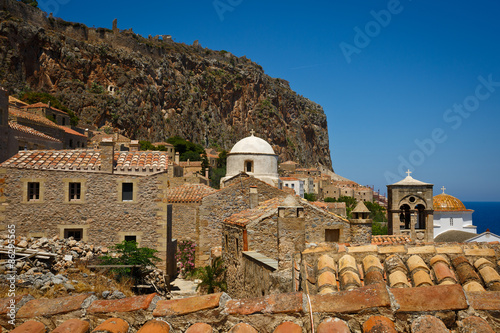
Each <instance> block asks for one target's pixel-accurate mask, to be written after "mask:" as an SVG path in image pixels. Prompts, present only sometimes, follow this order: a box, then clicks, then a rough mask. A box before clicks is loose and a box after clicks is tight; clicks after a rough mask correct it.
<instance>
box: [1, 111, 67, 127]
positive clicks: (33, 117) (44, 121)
mask: <svg viewBox="0 0 500 333" xmlns="http://www.w3.org/2000/svg"><path fill="white" fill-rule="evenodd" d="M9 115H13V116H15V117H18V118H23V119H28V120H31V121H34V122H37V123H41V124H44V125H46V126H49V127H54V128H60V127H62V126H59V125H57V124H55V123H54V122H52V121H50V120H48V119H47V118H45V117H43V116H40V115H38V114H34V113H31V112H26V111H21V110H16V109H13V108H9Z"/></svg>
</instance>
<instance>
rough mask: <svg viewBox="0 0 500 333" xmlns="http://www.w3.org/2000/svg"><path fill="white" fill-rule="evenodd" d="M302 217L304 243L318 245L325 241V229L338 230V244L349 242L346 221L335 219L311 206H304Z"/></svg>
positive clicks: (347, 223) (348, 227) (349, 232)
mask: <svg viewBox="0 0 500 333" xmlns="http://www.w3.org/2000/svg"><path fill="white" fill-rule="evenodd" d="M304 215H305V218H306V222H305V229H306V242H307V243H320V242H324V241H325V230H326V229H340V239H339V243H347V242H349V241H350V238H351V236H350V234H351V231H350V225H349V222H347V220H343V219H341V218H340V217H336V216H334V215H332V214H329V213H327V212H324V211H322V210H321V209H319V208H316V207H313V206H311V205H304Z"/></svg>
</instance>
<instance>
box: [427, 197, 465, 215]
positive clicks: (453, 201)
mask: <svg viewBox="0 0 500 333" xmlns="http://www.w3.org/2000/svg"><path fill="white" fill-rule="evenodd" d="M466 210H467V209H466V208H465V205H464V204H463V203H462V201H460V200H458V199H457V198H455V197H454V196H451V195H449V194H446V193H441V194H438V195H436V196H435V197H434V211H466Z"/></svg>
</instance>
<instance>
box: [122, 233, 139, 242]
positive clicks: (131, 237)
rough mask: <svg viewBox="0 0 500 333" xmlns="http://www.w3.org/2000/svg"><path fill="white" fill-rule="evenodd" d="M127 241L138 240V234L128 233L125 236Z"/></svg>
mask: <svg viewBox="0 0 500 333" xmlns="http://www.w3.org/2000/svg"><path fill="white" fill-rule="evenodd" d="M125 241H127V242H137V236H135V235H127V236H125Z"/></svg>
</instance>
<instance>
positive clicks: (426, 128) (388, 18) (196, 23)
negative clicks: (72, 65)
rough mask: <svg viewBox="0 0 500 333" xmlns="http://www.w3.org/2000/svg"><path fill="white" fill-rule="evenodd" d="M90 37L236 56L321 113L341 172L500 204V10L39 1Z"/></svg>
mask: <svg viewBox="0 0 500 333" xmlns="http://www.w3.org/2000/svg"><path fill="white" fill-rule="evenodd" d="M39 6H40V7H41V8H42V9H45V10H47V11H52V12H54V15H55V16H57V17H61V18H63V19H66V20H70V21H75V22H82V23H85V24H86V25H88V26H90V27H92V26H95V27H107V28H111V24H112V21H113V19H115V18H117V19H118V27H119V28H120V29H128V28H133V30H134V31H135V32H136V33H139V34H141V35H143V36H145V37H147V36H148V35H153V36H154V35H172V37H173V38H174V40H175V41H177V42H184V43H186V44H191V43H192V42H193V41H195V40H199V42H200V44H201V45H202V46H203V47H208V48H211V49H215V50H221V49H224V50H227V51H229V52H232V53H233V54H235V55H237V56H243V55H245V56H247V57H248V58H250V59H252V60H253V61H255V62H257V63H258V64H260V65H262V66H263V68H264V70H265V71H266V73H267V74H268V75H270V76H272V77H280V78H283V79H285V80H288V81H289V82H290V85H291V87H292V89H293V90H295V91H296V92H297V93H299V94H301V95H303V96H305V97H307V98H309V99H311V100H312V101H315V102H317V103H319V104H320V105H322V106H323V108H324V110H325V113H326V115H327V117H328V129H329V136H330V149H331V154H332V161H333V167H334V169H335V172H337V173H338V174H340V175H342V176H345V177H347V178H350V179H352V180H354V181H356V182H358V183H360V184H363V185H374V186H375V190H377V189H380V190H381V192H382V193H385V192H386V185H387V184H389V183H392V182H395V181H397V180H399V179H402V178H404V176H406V174H404V173H402V171H406V169H408V168H410V169H411V170H412V171H413V174H412V176H413V177H414V178H416V179H419V180H422V181H425V182H429V183H433V184H434V185H435V190H434V192H435V194H438V193H440V192H441V191H440V190H439V188H441V187H442V186H445V187H446V188H447V193H448V194H451V195H454V196H456V197H458V198H460V199H461V200H463V201H500V176H499V175H498V174H499V171H500V148H499V145H500V130H499V129H498V126H499V124H500V121H499V120H500V61H499V59H500V58H499V54H500V38H499V36H500V35H499V33H500V20H499V19H498V17H499V16H500V3H498V2H497V1H494V0H479V1H475V2H474V3H471V2H465V1H457V2H454V3H453V4H451V3H450V2H447V3H443V2H436V1H427V0H426V1H424V0H422V1H419V0H413V1H411V0H401V1H395V0H391V1H356V0H352V1H342V2H341V1H309V2H307V4H306V2H305V1H294V0H288V1H272V2H270V1H260V0H259V1H258V0H254V1H250V0H215V1H213V0H207V1H205V0H198V1H193V0H184V1H166V0H165V1H147V2H143V3H141V2H137V1H123V0H122V1H114V0H108V1H94V0H85V1H81V0H40V1H39Z"/></svg>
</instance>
